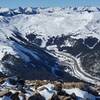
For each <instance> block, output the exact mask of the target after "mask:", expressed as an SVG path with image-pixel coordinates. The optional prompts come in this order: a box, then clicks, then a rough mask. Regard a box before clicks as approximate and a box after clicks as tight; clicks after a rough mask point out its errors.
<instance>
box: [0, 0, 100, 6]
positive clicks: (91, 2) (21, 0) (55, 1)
mask: <svg viewBox="0 0 100 100" xmlns="http://www.w3.org/2000/svg"><path fill="white" fill-rule="evenodd" d="M0 6H1V7H9V8H17V7H19V6H21V7H29V6H31V7H66V6H100V0H0Z"/></svg>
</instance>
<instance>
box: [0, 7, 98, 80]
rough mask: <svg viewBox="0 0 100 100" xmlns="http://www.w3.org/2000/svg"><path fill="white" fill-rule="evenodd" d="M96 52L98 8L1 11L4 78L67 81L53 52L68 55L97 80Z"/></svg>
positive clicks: (0, 68)
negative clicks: (5, 75)
mask: <svg viewBox="0 0 100 100" xmlns="http://www.w3.org/2000/svg"><path fill="white" fill-rule="evenodd" d="M99 50H100V8H99V7H98V8H97V7H66V8H31V7H29V8H21V7H19V8H17V9H8V8H0V65H1V66H0V71H1V72H2V73H4V74H7V75H19V76H22V77H23V76H24V75H25V76H26V77H27V78H28V77H30V76H31V77H32V78H39V77H40V75H42V77H40V78H41V79H42V78H44V79H45V78H46V79H48V78H54V77H53V76H55V77H56V78H62V77H63V78H64V79H66V78H68V76H70V74H69V72H66V71H65V66H63V67H62V64H61V63H60V64H59V62H60V61H59V57H58V56H56V57H55V56H54V54H52V51H55V52H61V53H69V54H70V55H71V56H73V57H75V59H76V60H77V61H80V67H81V68H82V70H83V71H84V72H86V73H87V74H89V75H92V76H93V77H94V78H96V79H97V78H100V53H99ZM62 58H63V61H64V62H65V58H64V57H62ZM66 66H68V64H66ZM66 74H67V75H66ZM71 75H73V76H74V74H71ZM76 76H77V75H76ZM70 77H71V76H70ZM71 78H73V77H71ZM71 78H70V79H71ZM89 78H90V77H89Z"/></svg>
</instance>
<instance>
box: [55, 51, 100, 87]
mask: <svg viewBox="0 0 100 100" xmlns="http://www.w3.org/2000/svg"><path fill="white" fill-rule="evenodd" d="M54 55H55V56H56V57H57V58H58V59H59V61H60V63H61V62H63V63H61V64H62V65H64V66H66V67H70V69H71V71H72V75H73V76H75V77H77V78H78V79H81V80H84V81H86V82H89V83H92V84H97V85H100V78H97V77H93V76H91V75H90V74H88V73H86V72H85V71H84V70H83V69H82V67H81V63H80V62H79V60H77V59H76V58H75V57H73V56H72V55H70V54H68V53H63V52H58V51H57V52H54Z"/></svg>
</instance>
